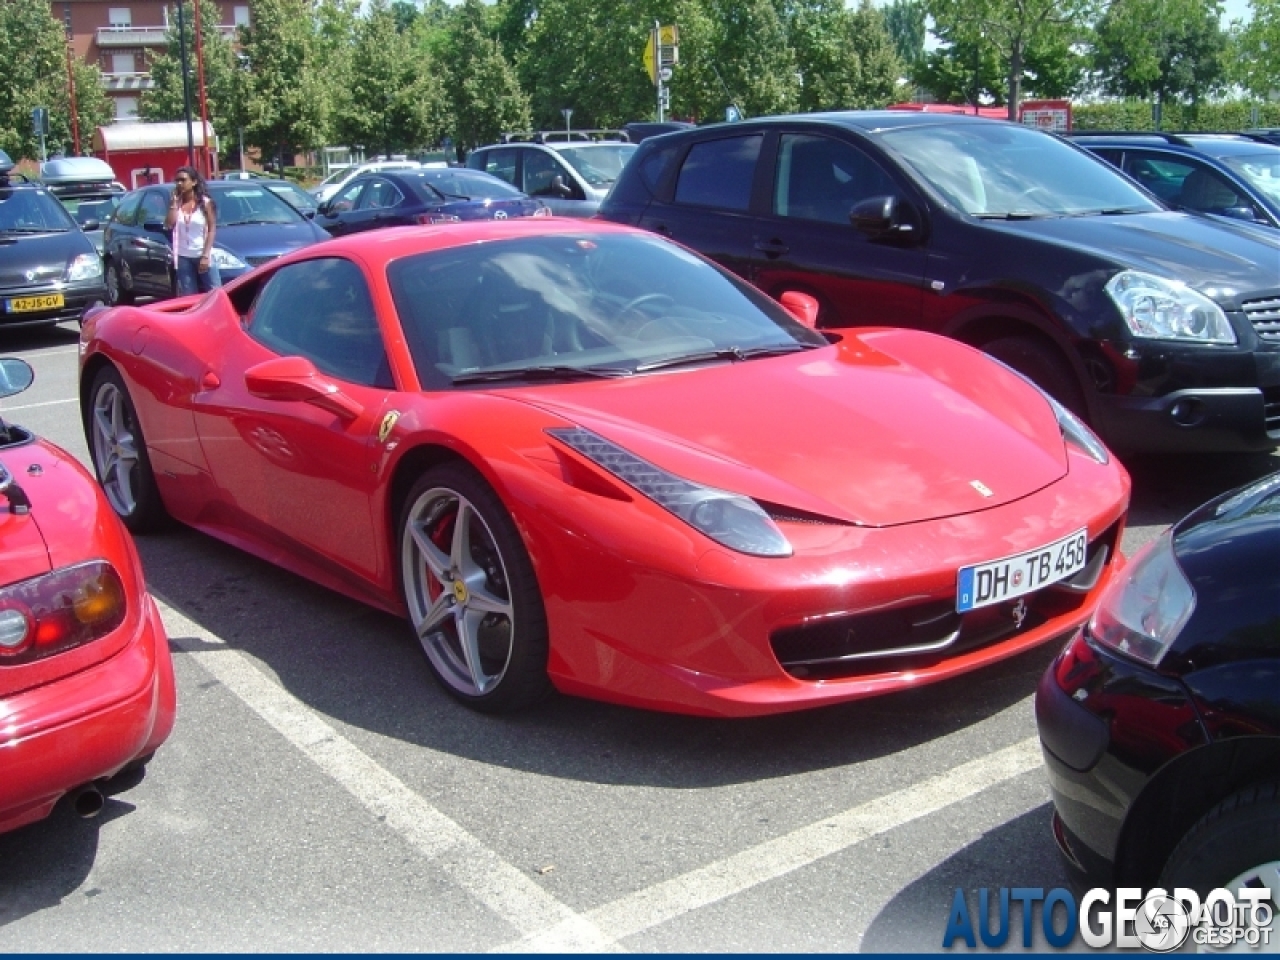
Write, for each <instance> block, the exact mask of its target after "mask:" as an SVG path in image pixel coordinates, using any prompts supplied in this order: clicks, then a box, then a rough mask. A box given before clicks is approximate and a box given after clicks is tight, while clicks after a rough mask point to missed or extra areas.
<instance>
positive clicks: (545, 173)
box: [520, 147, 600, 217]
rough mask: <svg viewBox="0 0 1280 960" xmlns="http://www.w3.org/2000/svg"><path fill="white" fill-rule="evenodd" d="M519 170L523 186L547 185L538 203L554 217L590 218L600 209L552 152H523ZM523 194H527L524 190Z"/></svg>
mask: <svg viewBox="0 0 1280 960" xmlns="http://www.w3.org/2000/svg"><path fill="white" fill-rule="evenodd" d="M520 169H521V177H522V180H523V182H524V183H526V184H528V183H532V184H534V185H537V186H541V185H542V184H543V183H546V184H547V187H546V189H544V190H543V192H542V194H541V195H540V196H539V198H538V199H540V200H542V201H543V202H544V203H546V205H547V206H548V207H550V208H551V212H552V213H553V214H554V215H555V216H557V217H590V216H591V215H592V214H594V213H595V212H596V210H598V209H599V208H600V203H599V201H598V200H596V199H595V198H594V197H588V196H587V191H586V190H585V189H583V186H582V183H581V182H580V181H581V177H579V176H578V174H577V173H576V172H574V170H573V168H572V167H570V166H569V164H568V163H567V162H566V161H565V160H564V158H563V157H559V156H556V155H555V152H554V151H551V150H538V149H534V148H532V147H524V148H522V149H521V150H520ZM557 178H559V179H557ZM524 192H525V193H529V190H528V188H527V187H526V188H524ZM529 195H530V196H533V194H529Z"/></svg>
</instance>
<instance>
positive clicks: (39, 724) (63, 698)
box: [0, 359, 174, 832]
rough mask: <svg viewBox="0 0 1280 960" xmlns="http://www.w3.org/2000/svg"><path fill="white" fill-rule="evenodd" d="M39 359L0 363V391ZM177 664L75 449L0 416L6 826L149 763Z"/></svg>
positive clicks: (129, 547)
mask: <svg viewBox="0 0 1280 960" xmlns="http://www.w3.org/2000/svg"><path fill="white" fill-rule="evenodd" d="M31 381H32V373H31V368H30V367H29V366H28V365H27V364H26V363H24V362H23V361H21V360H16V359H6V360H0V397H8V396H12V395H14V394H16V393H20V392H21V391H23V390H25V389H26V388H27V387H28V386H29V385H30V384H31ZM173 717H174V682H173V662H172V660H171V659H170V657H169V643H168V639H167V638H166V636H165V632H164V627H163V626H162V625H161V623H160V615H159V613H158V612H157V610H156V607H155V604H154V603H153V602H152V600H151V597H150V595H149V594H148V593H147V590H146V586H145V585H144V583H143V580H142V567H141V564H140V563H139V562H138V555H137V553H136V551H135V550H134V547H133V540H132V539H131V538H130V537H129V534H128V532H127V531H126V530H125V529H124V527H123V526H122V525H121V523H120V521H119V520H117V519H116V517H115V515H114V514H113V513H112V511H111V508H110V507H109V506H108V504H107V501H106V499H105V498H104V497H103V495H102V491H101V490H99V489H98V485H97V484H96V483H94V480H93V477H92V476H90V475H89V472H88V471H87V470H85V469H84V467H82V466H80V464H79V463H78V462H77V461H76V460H75V458H74V457H72V456H71V455H70V454H68V453H66V452H65V451H63V450H60V449H58V448H57V447H55V446H53V445H52V444H50V443H46V442H45V441H43V440H41V439H39V438H37V437H35V436H34V435H32V434H31V433H30V432H29V431H27V430H24V429H23V428H22V427H19V426H17V425H15V424H12V423H5V422H4V421H0V832H2V831H5V830H12V829H14V828H15V827H20V826H22V825H23V824H27V823H31V822H32V821H35V820H39V819H41V818H42V817H45V816H48V814H49V811H50V810H52V809H53V805H54V804H55V803H56V802H57V801H58V799H59V798H60V797H62V796H63V795H64V794H66V793H68V792H71V791H77V796H76V798H75V805H76V809H77V810H78V811H79V812H80V813H81V814H83V815H86V816H89V815H92V814H94V813H96V812H97V811H98V810H99V809H101V806H102V794H101V793H100V792H99V791H98V789H97V787H96V786H95V784H96V783H97V782H98V781H100V780H103V779H105V778H107V777H110V776H112V775H114V774H115V773H118V772H119V771H120V770H122V769H124V768H126V767H131V768H132V767H137V766H139V765H141V764H144V763H146V762H147V760H148V758H149V757H150V756H151V754H152V753H154V752H155V749H156V748H157V747H158V746H160V744H161V743H163V742H164V739H165V738H166V737H167V736H168V735H169V731H170V730H171V729H172V728H173Z"/></svg>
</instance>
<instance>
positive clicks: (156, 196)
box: [130, 187, 173, 297]
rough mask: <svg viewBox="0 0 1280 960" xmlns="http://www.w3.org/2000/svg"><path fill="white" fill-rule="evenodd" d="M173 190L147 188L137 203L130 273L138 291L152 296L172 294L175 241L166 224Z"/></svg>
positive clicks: (131, 244) (131, 241) (131, 245)
mask: <svg viewBox="0 0 1280 960" xmlns="http://www.w3.org/2000/svg"><path fill="white" fill-rule="evenodd" d="M170 195H171V194H170V191H169V190H167V189H165V188H163V187H161V188H158V189H152V190H145V191H143V194H142V203H141V204H140V205H139V206H138V213H137V219H136V223H137V226H136V228H135V230H134V232H133V236H132V238H131V240H130V247H131V250H130V254H131V259H130V272H131V273H132V274H133V288H134V291H135V292H136V293H139V294H143V295H147V296H153V297H170V296H172V295H173V279H172V277H173V243H172V240H171V239H170V233H169V230H167V229H166V228H165V226H164V218H165V215H166V214H167V213H168V212H169V198H170Z"/></svg>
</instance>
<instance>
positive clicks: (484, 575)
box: [400, 487, 515, 697]
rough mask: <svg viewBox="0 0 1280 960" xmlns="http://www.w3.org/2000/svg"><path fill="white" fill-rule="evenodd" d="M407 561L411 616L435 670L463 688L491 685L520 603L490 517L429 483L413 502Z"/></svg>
mask: <svg viewBox="0 0 1280 960" xmlns="http://www.w3.org/2000/svg"><path fill="white" fill-rule="evenodd" d="M400 564H401V572H402V575H403V577H404V587H405V591H404V592H405V600H406V602H407V603H408V606H409V618H410V620H411V622H412V623H413V628H414V631H415V632H416V633H417V635H418V642H419V643H421V644H422V649H423V650H424V651H425V652H426V654H427V657H428V658H429V659H430V661H431V664H432V666H434V667H435V668H436V672H437V673H438V674H439V675H440V677H441V678H442V679H444V680H445V682H446V683H448V684H449V686H451V687H452V688H453V689H454V690H456V691H457V692H458V693H460V694H462V695H463V696H467V697H482V696H484V695H485V694H488V693H490V692H492V691H493V690H494V689H495V688H496V687H497V686H498V684H499V683H501V681H502V678H503V676H505V674H506V672H507V667H508V665H509V664H510V662H511V651H512V649H513V641H514V640H515V608H514V606H513V604H512V602H511V591H510V587H509V584H510V579H509V577H508V575H507V565H506V562H505V560H504V559H503V557H502V554H501V552H500V551H499V549H498V545H497V541H496V540H495V538H494V536H493V531H492V530H490V529H489V524H488V523H487V522H486V521H485V519H484V517H483V516H482V515H481V514H480V512H479V511H478V510H477V509H476V507H475V505H474V504H472V503H471V501H470V500H468V499H467V498H466V497H463V496H462V495H461V494H459V493H458V492H457V491H455V490H450V489H449V488H447V487H432V488H431V489H429V490H426V491H424V492H423V493H422V495H421V496H419V497H418V499H417V500H416V501H415V502H414V503H413V506H412V507H411V508H410V510H409V514H408V522H407V523H406V524H405V528H404V533H403V534H402V541H401V544H400Z"/></svg>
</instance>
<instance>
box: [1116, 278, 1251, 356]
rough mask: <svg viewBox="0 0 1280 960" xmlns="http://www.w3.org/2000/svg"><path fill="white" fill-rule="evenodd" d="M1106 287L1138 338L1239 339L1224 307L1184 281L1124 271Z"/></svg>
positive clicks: (1197, 340) (1215, 340)
mask: <svg viewBox="0 0 1280 960" xmlns="http://www.w3.org/2000/svg"><path fill="white" fill-rule="evenodd" d="M1106 290H1107V295H1108V296H1110V297H1111V300H1112V302H1113V303H1115V305H1116V307H1118V308H1119V310H1120V315H1121V316H1122V317H1124V322H1125V324H1126V325H1128V327H1129V332H1130V333H1132V334H1133V335H1134V336H1135V337H1144V338H1149V339H1153V340H1190V341H1194V342H1196V343H1226V344H1231V343H1235V342H1236V332H1235V331H1234V330H1232V329H1231V323H1230V322H1229V321H1228V320H1227V315H1226V314H1225V313H1223V312H1222V308H1221V307H1220V306H1218V305H1217V304H1216V303H1214V302H1213V301H1212V300H1210V299H1209V298H1208V297H1206V296H1205V295H1204V294H1203V293H1200V292H1199V291H1197V290H1192V289H1191V288H1190V287H1188V286H1187V285H1186V284H1185V283H1182V282H1181V281H1178V280H1168V279H1166V278H1164V277H1157V276H1155V275H1153V274H1150V273H1141V272H1139V271H1137V270H1122V271H1121V272H1120V273H1117V274H1116V275H1115V276H1114V277H1112V278H1111V279H1110V280H1109V281H1108V282H1107V287H1106Z"/></svg>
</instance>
